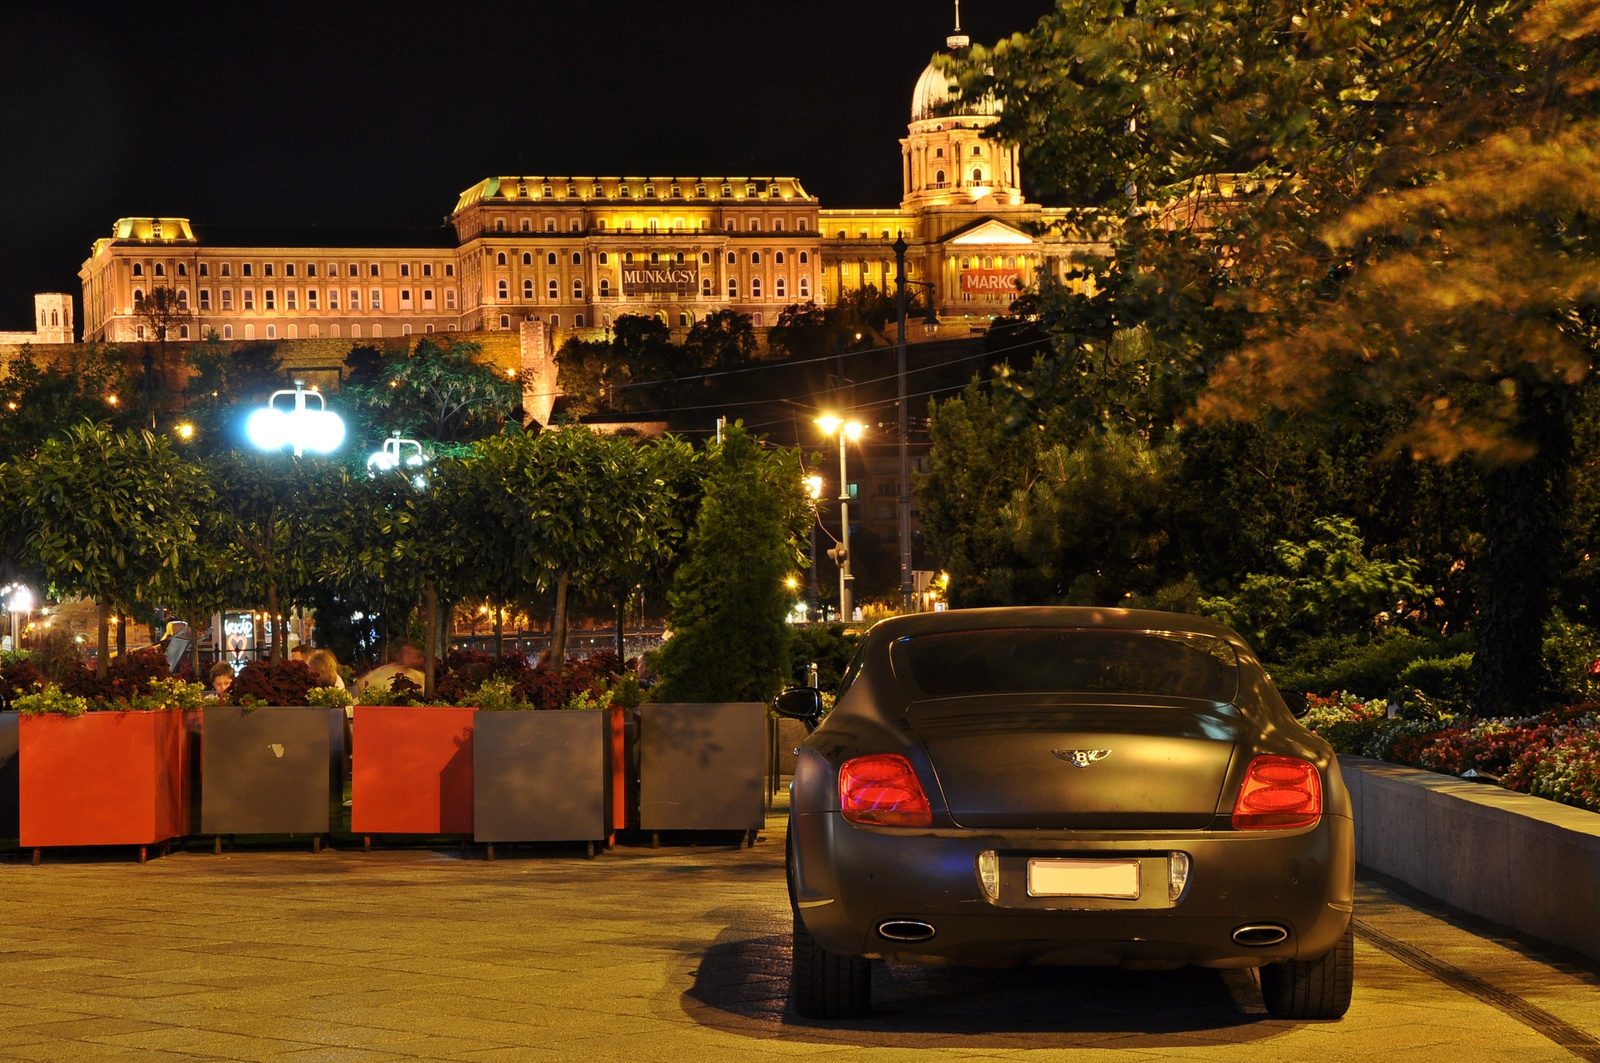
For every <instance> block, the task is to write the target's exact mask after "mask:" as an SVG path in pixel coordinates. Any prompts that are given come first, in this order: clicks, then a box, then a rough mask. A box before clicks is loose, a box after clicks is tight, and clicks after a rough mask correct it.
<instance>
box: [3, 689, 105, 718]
mask: <svg viewBox="0 0 1600 1063" xmlns="http://www.w3.org/2000/svg"><path fill="white" fill-rule="evenodd" d="M15 704H16V707H17V711H18V712H20V713H21V714H22V715H24V716H43V715H45V714H46V713H57V714H59V715H62V716H82V715H83V714H84V713H86V712H88V711H89V699H88V698H84V697H79V696H77V695H75V694H68V693H66V692H65V691H63V690H62V689H61V688H60V687H58V686H56V685H55V684H54V683H51V684H50V685H49V686H46V687H44V688H43V689H41V690H38V691H36V692H34V693H32V694H23V695H22V696H21V697H19V698H17V700H16V702H15Z"/></svg>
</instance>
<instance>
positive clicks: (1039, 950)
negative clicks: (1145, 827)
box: [791, 812, 1355, 967]
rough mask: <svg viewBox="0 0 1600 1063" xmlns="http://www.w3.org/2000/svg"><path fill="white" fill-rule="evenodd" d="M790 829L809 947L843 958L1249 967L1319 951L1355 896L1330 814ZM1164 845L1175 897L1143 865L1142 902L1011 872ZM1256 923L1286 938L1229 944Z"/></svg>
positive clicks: (828, 822)
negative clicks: (1031, 825)
mask: <svg viewBox="0 0 1600 1063" xmlns="http://www.w3.org/2000/svg"><path fill="white" fill-rule="evenodd" d="M791 830H792V831H793V833H794V840H793V847H794V849H793V852H794V861H795V867H794V887H795V900H796V903H797V905H798V907H799V913H800V917H801V918H802V919H803V920H804V922H805V926H806V929H807V930H808V931H809V932H810V933H811V934H812V936H813V937H815V938H816V939H817V941H818V943H819V944H821V945H822V946H823V947H824V948H826V949H828V950H829V951H831V952H836V953H840V954H843V955H854V956H876V957H884V958H890V959H894V960H898V961H905V962H924V963H941V962H950V963H963V964H973V965H1011V964H1027V963H1051V964H1055V963H1059V964H1089V965H1123V966H1133V967H1168V966H1177V965H1182V964H1188V963H1193V964H1200V965H1202V966H1208V967H1253V966H1259V965H1261V964H1264V963H1272V962H1276V961H1280V960H1292V959H1311V958H1315V957H1317V956H1321V955H1324V954H1326V953H1327V952H1328V951H1330V950H1331V949H1332V948H1333V947H1334V946H1335V945H1336V944H1337V943H1338V941H1339V938H1340V936H1341V935H1342V934H1343V933H1344V929H1345V926H1346V924H1347V923H1348V922H1349V919H1350V913H1351V909H1352V903H1353V900H1354V889H1355V859H1354V844H1353V825H1352V823H1351V821H1350V820H1349V819H1347V818H1344V817H1340V816H1324V817H1323V818H1322V819H1321V820H1320V821H1319V822H1318V823H1317V824H1316V825H1314V826H1312V827H1307V828H1302V829H1299V830H1285V831H1232V830H1223V831H1174V832H1170V833H1168V832H1157V831H1140V832H1122V833H1113V832H1089V831H1031V830H1030V831H972V830H931V831H926V830H925V831H917V830H891V829H884V828H863V827H859V826H857V825H854V824H851V823H849V822H847V821H845V819H844V818H843V817H842V816H841V815H840V814H839V813H837V812H814V813H805V814H801V815H798V816H795V817H794V818H793V820H792V821H791ZM984 850H994V851H996V852H998V853H1001V854H1002V886H1001V902H1000V903H996V902H995V901H991V900H990V899H989V898H988V896H987V894H986V893H985V892H984V890H983V888H982V886H981V885H980V883H979V881H978V876H977V858H978V854H979V853H980V852H983V851H984ZM1172 852H1181V853H1186V854H1188V856H1189V858H1190V860H1191V870H1190V873H1189V880H1188V884H1187V886H1186V888H1185V890H1184V892H1183V894H1182V895H1181V897H1180V898H1179V899H1178V900H1177V901H1176V902H1171V901H1169V900H1168V898H1167V896H1166V890H1167V883H1166V882H1165V881H1160V882H1151V881H1150V879H1151V878H1152V877H1153V876H1152V875H1150V874H1149V873H1148V872H1147V873H1146V875H1145V881H1144V896H1143V899H1142V900H1141V901H1138V902H1118V901H1103V900H1096V901H1082V902H1074V901H1072V900H1069V899H1064V898H1051V899H1043V898H1028V897H1027V896H1026V889H1025V887H1023V886H1022V885H1021V884H1020V883H1019V882H1017V881H1016V878H1015V876H1017V875H1018V874H1019V873H1020V869H1021V868H1023V867H1025V866H1026V859H1027V858H1028V857H1051V856H1057V857H1059V856H1086V857H1097V858H1107V857H1135V856H1137V857H1142V858H1150V857H1165V856H1166V855H1167V854H1168V853H1172ZM1158 862H1159V863H1160V866H1162V867H1165V862H1164V861H1149V862H1147V867H1150V866H1154V865H1155V864H1156V863H1158ZM1008 878H1009V879H1010V880H1009V881H1006V880H1007V879H1008ZM1156 891H1159V895H1158V894H1157V892H1156ZM1074 904H1082V905H1084V906H1085V908H1077V907H1073V905H1074ZM1085 909H1090V910H1085ZM885 920H915V921H919V922H923V923H926V924H928V925H929V926H931V927H932V928H933V936H932V937H931V938H930V939H928V940H926V941H921V942H904V941H893V940H890V939H887V938H885V937H883V936H882V935H881V934H880V933H879V929H878V928H879V926H880V925H881V924H882V923H883V922H884V921H885ZM1253 924H1269V925H1274V926H1281V927H1282V928H1283V929H1284V930H1285V931H1286V934H1287V936H1286V937H1285V939H1284V940H1283V941H1282V942H1280V943H1278V944H1275V945H1269V946H1251V945H1242V944H1238V943H1236V942H1235V941H1234V939H1233V935H1234V932H1235V931H1236V930H1237V929H1238V928H1240V927H1241V926H1246V925H1253Z"/></svg>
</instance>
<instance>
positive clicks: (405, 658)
mask: <svg viewBox="0 0 1600 1063" xmlns="http://www.w3.org/2000/svg"><path fill="white" fill-rule="evenodd" d="M395 676H405V677H406V678H407V679H409V680H410V681H411V682H413V683H415V684H417V686H419V687H420V686H422V651H421V650H419V649H417V648H416V647H415V646H413V645H412V644H411V643H409V642H395V643H391V644H390V646H389V663H388V664H385V665H381V666H379V667H377V668H374V669H373V670H372V671H370V672H368V673H367V674H366V675H364V676H362V677H361V678H359V679H357V680H356V690H355V692H356V694H357V696H359V695H360V694H362V693H363V692H364V691H366V690H367V688H369V687H373V688H376V689H378V690H388V689H389V685H390V684H391V683H393V682H394V679H395Z"/></svg>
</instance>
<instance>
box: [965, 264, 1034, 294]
mask: <svg viewBox="0 0 1600 1063" xmlns="http://www.w3.org/2000/svg"><path fill="white" fill-rule="evenodd" d="M1021 282H1022V272H1021V271H1020V270H1015V269H968V270H962V272H961V290H962V291H963V292H973V293H982V294H988V295H995V294H999V293H1002V292H1015V291H1016V290H1017V286H1018V285H1019V284H1020V283H1021Z"/></svg>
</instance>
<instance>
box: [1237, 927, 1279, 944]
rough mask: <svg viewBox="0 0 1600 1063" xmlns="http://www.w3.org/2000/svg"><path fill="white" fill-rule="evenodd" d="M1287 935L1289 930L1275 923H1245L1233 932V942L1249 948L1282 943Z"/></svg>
mask: <svg viewBox="0 0 1600 1063" xmlns="http://www.w3.org/2000/svg"><path fill="white" fill-rule="evenodd" d="M1288 937H1289V931H1287V930H1285V929H1284V928H1283V927H1281V926H1279V925H1277V924H1276V923H1247V924H1245V925H1244V926H1241V927H1240V928H1239V929H1237V930H1235V931H1234V932H1233V940H1234V943H1235V944H1237V945H1246V946H1249V947H1250V948H1263V947H1265V946H1267V945H1278V944H1282V943H1283V942H1284V941H1286V940H1287V939H1288Z"/></svg>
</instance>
